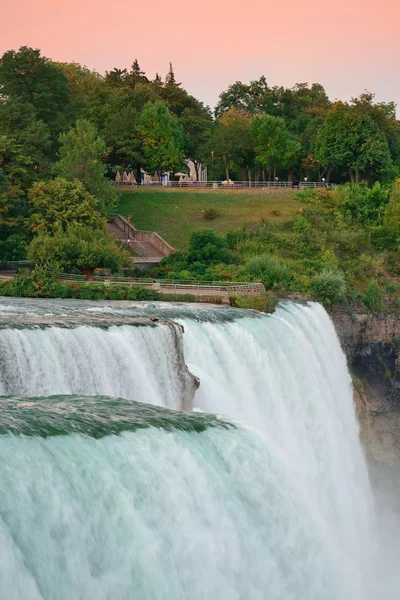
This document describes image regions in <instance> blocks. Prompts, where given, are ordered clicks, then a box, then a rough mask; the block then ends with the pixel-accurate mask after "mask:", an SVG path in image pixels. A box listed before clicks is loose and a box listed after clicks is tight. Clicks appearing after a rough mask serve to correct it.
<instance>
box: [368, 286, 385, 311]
mask: <svg viewBox="0 0 400 600" xmlns="http://www.w3.org/2000/svg"><path fill="white" fill-rule="evenodd" d="M364 303H365V304H366V305H367V307H368V308H369V309H370V310H371V311H372V312H379V311H380V310H382V306H383V302H382V292H381V291H380V289H379V284H378V282H377V280H376V279H373V280H372V281H371V282H370V284H369V286H368V288H367V291H366V292H365V296H364Z"/></svg>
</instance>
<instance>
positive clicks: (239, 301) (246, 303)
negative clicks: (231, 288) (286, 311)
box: [229, 293, 277, 313]
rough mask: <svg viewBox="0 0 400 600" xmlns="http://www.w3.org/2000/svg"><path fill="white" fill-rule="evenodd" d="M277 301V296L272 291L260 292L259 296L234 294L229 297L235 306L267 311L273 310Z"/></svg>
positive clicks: (230, 302)
mask: <svg viewBox="0 0 400 600" xmlns="http://www.w3.org/2000/svg"><path fill="white" fill-rule="evenodd" d="M276 302H277V300H276V297H275V296H274V295H273V294H271V293H267V294H260V295H259V296H248V295H246V296H243V295H239V294H233V295H232V296H230V297H229V304H230V305H231V306H232V307H233V308H247V309H251V310H258V311H259V312H265V313H271V312H273V311H274V310H275V307H276Z"/></svg>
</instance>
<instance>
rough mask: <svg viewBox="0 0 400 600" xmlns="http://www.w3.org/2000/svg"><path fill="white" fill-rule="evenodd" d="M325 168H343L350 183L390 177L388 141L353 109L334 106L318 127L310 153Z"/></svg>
mask: <svg viewBox="0 0 400 600" xmlns="http://www.w3.org/2000/svg"><path fill="white" fill-rule="evenodd" d="M314 153H315V157H316V159H317V160H318V161H319V162H321V164H322V165H324V166H325V167H331V168H334V169H337V168H344V169H346V170H347V171H348V173H349V175H350V179H351V181H352V182H355V183H358V182H359V181H360V180H361V179H363V178H365V177H366V176H367V174H368V173H372V174H375V175H378V174H379V175H381V176H385V175H386V176H387V177H389V178H390V177H392V176H393V161H392V158H391V155H390V150H389V146H388V141H387V138H386V137H385V135H384V134H383V133H382V132H381V131H380V129H379V126H378V125H377V123H376V122H375V121H374V120H373V119H372V118H371V117H370V116H369V115H367V114H365V113H364V112H363V111H359V110H358V109H357V107H356V106H349V105H348V104H344V103H343V102H337V103H336V104H334V105H333V106H332V108H331V109H330V110H329V112H328V113H327V116H326V119H325V121H324V123H323V125H322V126H321V127H320V129H319V131H318V134H317V137H316V141H315V149H314Z"/></svg>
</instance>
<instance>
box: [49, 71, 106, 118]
mask: <svg viewBox="0 0 400 600" xmlns="http://www.w3.org/2000/svg"><path fill="white" fill-rule="evenodd" d="M52 64H53V65H54V66H55V67H56V68H57V69H59V70H60V71H61V72H62V73H63V74H64V75H65V77H66V78H67V81H68V88H69V91H70V94H71V102H72V104H73V112H74V114H82V111H84V110H85V108H86V107H87V105H88V103H90V99H91V97H92V96H93V95H95V94H98V93H101V92H102V91H104V90H105V88H106V87H107V86H106V83H105V81H104V78H103V77H102V76H101V75H100V73H97V72H96V71H92V70H91V69H88V67H85V66H83V65H80V64H79V63H75V62H72V63H61V62H53V63H52Z"/></svg>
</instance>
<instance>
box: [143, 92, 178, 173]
mask: <svg viewBox="0 0 400 600" xmlns="http://www.w3.org/2000/svg"><path fill="white" fill-rule="evenodd" d="M138 134H139V137H140V139H141V140H142V144H143V158H144V161H145V165H146V168H147V169H148V170H149V171H151V172H158V173H160V174H162V173H163V172H164V171H165V170H167V171H168V170H171V169H176V168H177V167H179V166H180V165H181V163H182V160H183V145H184V137H183V131H182V128H181V126H180V125H179V123H178V121H177V119H176V118H175V117H174V116H173V115H171V113H170V112H169V110H168V108H167V107H166V106H165V104H164V103H163V102H161V101H158V102H155V103H154V104H151V103H148V104H146V106H145V107H144V109H143V111H142V113H141V115H140V119H139V125H138Z"/></svg>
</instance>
